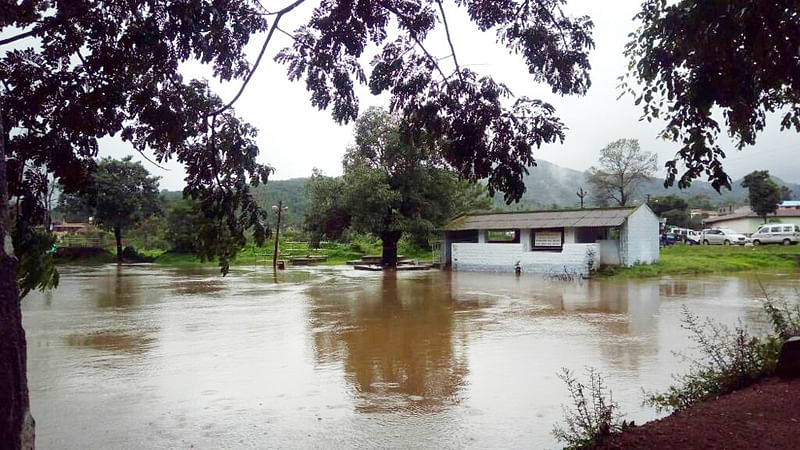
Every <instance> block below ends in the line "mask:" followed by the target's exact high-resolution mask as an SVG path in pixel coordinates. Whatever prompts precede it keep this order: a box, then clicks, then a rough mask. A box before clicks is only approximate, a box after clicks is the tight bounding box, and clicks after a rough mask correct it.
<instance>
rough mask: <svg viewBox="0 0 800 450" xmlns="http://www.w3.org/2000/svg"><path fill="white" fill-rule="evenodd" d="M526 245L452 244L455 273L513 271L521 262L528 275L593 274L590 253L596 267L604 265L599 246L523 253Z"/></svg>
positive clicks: (575, 245) (574, 246) (574, 245)
mask: <svg viewBox="0 0 800 450" xmlns="http://www.w3.org/2000/svg"><path fill="white" fill-rule="evenodd" d="M523 248H524V247H523V244H473V243H456V244H452V246H451V252H452V258H453V265H452V267H453V270H463V271H476V272H481V271H482V272H513V271H514V265H515V264H516V263H517V261H519V264H520V266H521V267H522V272H524V273H541V274H561V273H564V271H565V270H566V271H567V272H569V273H572V274H586V273H588V271H589V266H588V263H589V258H590V257H589V252H590V251H591V252H593V253H594V256H593V259H594V264H595V266H597V265H599V263H600V246H599V245H597V244H564V247H563V250H562V251H561V252H547V251H523Z"/></svg>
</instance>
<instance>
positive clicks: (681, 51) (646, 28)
mask: <svg viewBox="0 0 800 450" xmlns="http://www.w3.org/2000/svg"><path fill="white" fill-rule="evenodd" d="M636 19H638V20H641V22H642V24H641V26H640V27H639V28H638V29H637V30H636V31H635V32H634V33H633V34H632V35H631V37H632V38H631V41H630V42H629V43H628V44H627V45H626V47H625V55H626V56H627V57H628V59H629V64H628V69H629V72H628V75H627V79H625V80H623V83H622V87H623V89H624V90H625V91H627V92H630V93H631V94H633V95H634V96H635V97H636V104H637V105H639V104H641V105H642V109H643V116H642V117H643V118H646V119H647V120H648V121H651V120H653V119H663V120H664V121H665V122H666V126H665V127H664V129H663V130H662V131H661V133H660V137H662V138H664V139H667V140H671V141H674V142H677V143H679V144H680V145H681V148H680V149H679V150H678V153H677V155H676V157H675V159H673V160H671V161H668V162H667V164H666V167H667V178H666V182H665V184H666V185H672V183H673V182H674V180H675V178H676V177H677V176H678V170H679V167H680V165H681V164H682V165H683V166H685V171H684V172H683V174H682V175H681V176H680V179H679V181H678V186H680V187H682V188H683V187H688V186H689V185H690V184H691V182H692V180H693V179H695V178H698V177H700V176H702V175H703V174H705V175H706V176H707V178H708V180H709V181H710V182H711V183H712V185H713V186H714V187H715V188H716V189H717V190H718V191H719V190H720V188H721V187H723V186H725V187H728V188H730V177H729V176H728V175H727V174H726V173H725V171H724V170H723V167H722V160H723V159H724V158H725V153H724V151H723V150H722V148H721V147H720V145H719V143H718V142H717V140H718V137H719V133H720V131H721V128H722V126H721V124H720V123H718V122H717V120H716V119H715V118H714V114H715V111H720V110H721V112H722V116H723V117H724V120H725V124H724V127H725V128H726V130H727V132H728V134H729V135H730V136H732V137H734V138H735V140H736V146H737V148H738V149H740V150H741V149H742V148H744V147H745V146H747V145H754V144H755V142H756V136H757V135H758V133H759V132H761V131H762V130H763V129H764V127H765V126H766V119H767V115H768V114H769V113H773V112H776V111H781V114H783V118H782V120H781V129H789V128H794V129H795V131H800V78H798V77H799V76H800V75H798V74H800V58H797V49H798V47H800V5H799V4H798V3H797V2H796V1H795V0H777V1H759V2H754V1H750V0H729V1H714V2H702V1H696V0H680V1H677V2H667V1H665V0H645V1H644V2H643V4H642V9H641V11H640V12H639V13H638V14H637V15H636ZM634 83H638V84H640V85H641V86H640V87H639V88H634V87H633V86H631V84H634Z"/></svg>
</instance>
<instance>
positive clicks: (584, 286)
mask: <svg viewBox="0 0 800 450" xmlns="http://www.w3.org/2000/svg"><path fill="white" fill-rule="evenodd" d="M759 280H760V281H761V282H763V283H764V284H765V285H766V286H767V287H768V289H770V290H772V291H775V292H779V293H783V294H784V295H795V294H794V292H795V290H796V289H800V281H798V276H797V274H786V275H766V274H764V275H761V276H759V277H758V278H757V277H756V276H753V275H748V276H714V277H703V278H688V279H672V278H663V279H656V280H644V281H583V282H555V281H548V280H543V279H540V278H533V277H525V276H523V277H519V278H517V277H515V276H514V275H513V274H484V273H450V272H439V271H427V272H407V273H397V274H383V273H373V272H356V271H353V270H352V269H351V268H343V267H338V268H337V267H314V268H302V269H290V270H287V271H284V272H281V273H279V274H278V275H277V276H274V275H273V274H272V273H271V271H270V269H262V268H238V269H236V270H234V271H233V272H232V273H231V274H230V275H228V276H227V277H225V278H222V277H220V276H218V275H217V273H216V271H215V269H207V270H182V269H167V268H160V267H158V266H147V265H138V266H123V267H117V266H114V265H109V266H103V267H98V268H86V267H82V268H64V269H62V277H61V284H60V286H59V287H58V289H57V290H55V291H52V292H48V293H39V292H35V293H31V294H30V295H29V297H28V298H26V299H25V300H24V302H23V313H24V324H25V328H26V330H27V334H28V354H29V359H28V367H29V382H30V390H31V401H32V411H33V414H34V417H35V418H36V420H37V442H38V447H39V448H40V449H61V448H63V449H107V448H124V449H140V448H156V449H162V448H163V449H168V448H169V449H173V448H209V449H216V448H254V449H255V448H258V449H260V448H403V449H406V448H435V449H440V448H550V447H557V443H556V442H555V441H554V439H553V437H552V435H551V433H550V432H551V429H552V427H553V424H554V423H556V422H558V421H559V420H560V419H561V415H562V412H561V405H562V404H564V403H566V402H567V401H568V398H567V392H566V389H565V386H564V385H563V383H562V382H561V381H560V380H559V379H558V378H557V377H556V374H557V373H558V372H559V370H560V368H562V367H566V368H569V369H573V370H576V371H578V373H579V374H580V375H582V373H581V372H582V371H583V368H584V367H585V366H593V367H596V368H598V369H599V370H600V371H601V372H602V373H603V374H604V375H605V376H606V380H607V382H608V384H609V385H610V387H611V388H612V390H613V393H614V398H615V399H616V400H617V401H619V402H620V404H621V406H622V409H623V410H624V411H626V412H627V413H628V417H627V418H628V419H634V420H636V421H637V422H642V421H646V420H650V419H653V418H655V417H657V414H656V412H655V411H653V410H652V409H649V408H645V407H642V406H641V400H642V397H643V396H642V389H643V388H644V389H647V390H652V389H660V388H664V387H665V386H667V385H668V384H669V383H670V381H671V378H670V374H671V373H673V372H676V371H680V370H681V369H682V368H683V367H685V363H682V362H681V360H680V359H679V358H677V357H676V356H675V355H674V354H673V352H674V351H681V350H686V349H687V348H688V347H689V346H690V342H689V341H688V339H687V334H686V332H685V331H684V330H682V329H681V327H680V319H681V314H682V312H681V311H682V307H684V306H686V307H687V308H689V309H690V310H691V311H693V312H696V313H698V314H701V315H704V316H713V317H715V318H716V319H718V320H721V321H723V322H727V323H732V324H733V323H736V322H737V321H738V320H741V321H742V322H744V323H746V324H748V325H749V326H751V327H754V328H756V329H757V328H760V327H763V326H764V325H765V322H764V318H763V317H762V316H761V314H760V302H759V299H760V298H761V289H760V287H759ZM689 351H691V350H689Z"/></svg>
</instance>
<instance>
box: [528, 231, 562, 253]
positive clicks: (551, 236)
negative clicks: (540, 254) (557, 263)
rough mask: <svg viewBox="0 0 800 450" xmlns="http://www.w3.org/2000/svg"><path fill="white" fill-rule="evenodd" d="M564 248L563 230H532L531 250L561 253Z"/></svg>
mask: <svg viewBox="0 0 800 450" xmlns="http://www.w3.org/2000/svg"><path fill="white" fill-rule="evenodd" d="M563 247H564V229H563V228H558V229H549V230H533V232H532V236H531V249H532V250H550V251H561V250H562V248H563Z"/></svg>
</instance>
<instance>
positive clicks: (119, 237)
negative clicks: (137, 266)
mask: <svg viewBox="0 0 800 450" xmlns="http://www.w3.org/2000/svg"><path fill="white" fill-rule="evenodd" d="M114 239H116V240H117V263H121V262H122V229H120V227H114Z"/></svg>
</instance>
